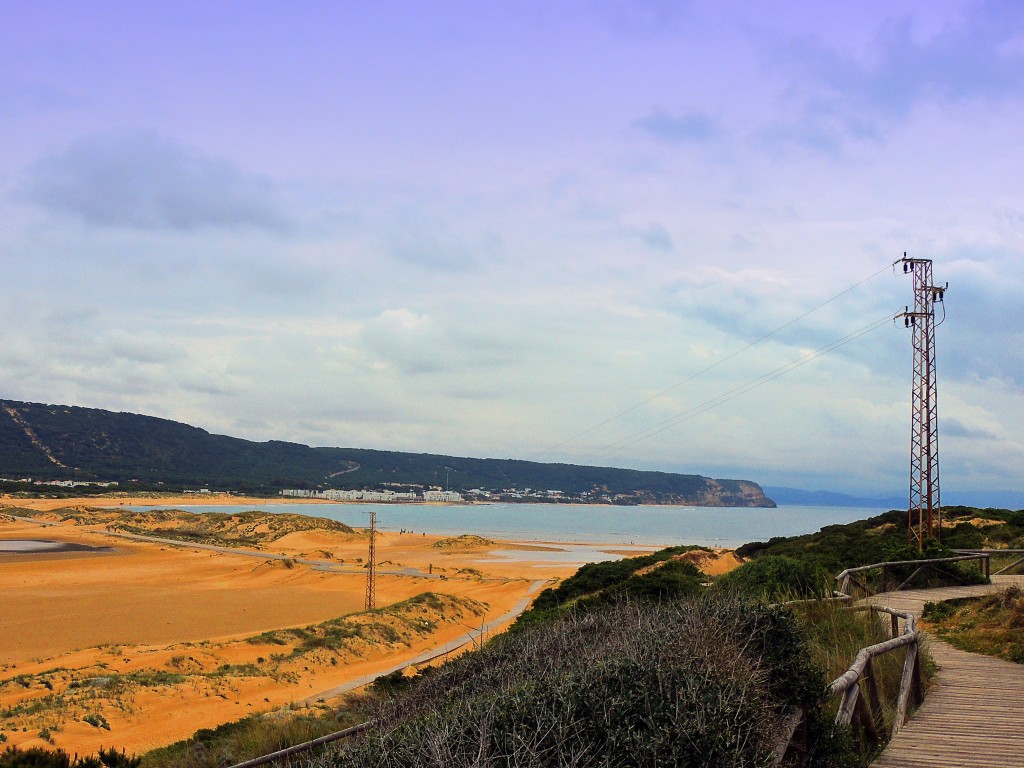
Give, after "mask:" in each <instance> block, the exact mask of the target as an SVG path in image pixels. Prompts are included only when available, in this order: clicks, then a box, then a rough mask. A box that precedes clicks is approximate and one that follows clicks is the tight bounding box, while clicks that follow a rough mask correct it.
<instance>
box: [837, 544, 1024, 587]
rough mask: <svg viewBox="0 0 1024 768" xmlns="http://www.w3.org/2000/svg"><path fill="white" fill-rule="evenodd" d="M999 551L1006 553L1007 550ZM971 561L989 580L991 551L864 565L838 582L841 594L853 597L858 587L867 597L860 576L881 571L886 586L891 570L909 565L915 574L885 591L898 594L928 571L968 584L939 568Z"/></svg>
mask: <svg viewBox="0 0 1024 768" xmlns="http://www.w3.org/2000/svg"><path fill="white" fill-rule="evenodd" d="M999 551H1002V552H1005V551H1007V550H999ZM969 560H976V561H977V562H978V568H979V569H980V570H981V573H982V575H984V576H985V578H986V579H987V578H989V571H990V570H991V568H992V561H991V554H990V551H982V552H972V553H971V554H965V555H957V556H956V557H937V558H933V559H931V560H893V561H890V562H887V563H873V564H872V565H862V566H860V567H859V568H847V569H846V570H845V571H843V572H842V573H840V574H839V575H838V576H836V581H838V582H839V592H840V593H841V594H844V595H852V594H853V593H852V592H851V588H852V587H854V586H856V587H859V588H860V589H861V590H862V591H863V592H864V594H865V595H870V594H871V593H872V592H871V589H869V588H868V586H867V585H866V584H865V583H864V582H863V581H861V580H859V579H858V578H857V575H858V574H862V573H866V572H868V571H875V570H881V572H882V584H883V585H884V584H885V583H886V581H887V575H888V571H889V569H892V568H905V567H906V566H908V565H916V566H917V568H916V569H915V570H914V572H913V573H911V574H910V576H908V577H907V578H905V579H904V580H903V581H902V582H901V583H900V584H899V586H897V587H895V588H894V589H891V590H889V589H885V590H883V591H886V592H889V591H891V592H897V591H899V590H901V589H903V588H904V587H905V586H907V585H908V584H910V582H912V581H913V580H914V579H915V578H917V576H918V575H919V574H921V573H923V572H924V571H927V570H932V571H936V572H937V573H940V574H941V575H943V576H947V577H952V578H954V579H957V580H959V581H961V582H962V583H965V584H966V583H967V582H966V580H964V579H963V577H962V576H960V575H959V574H958V573H956V572H955V571H952V570H949V569H940V568H938V566H939V565H941V564H943V563H962V562H967V561H969ZM1004 570H1005V569H1004Z"/></svg>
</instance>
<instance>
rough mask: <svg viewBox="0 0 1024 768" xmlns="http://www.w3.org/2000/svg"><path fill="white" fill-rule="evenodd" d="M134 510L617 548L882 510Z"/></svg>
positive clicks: (739, 539)
mask: <svg viewBox="0 0 1024 768" xmlns="http://www.w3.org/2000/svg"><path fill="white" fill-rule="evenodd" d="M119 508H122V509H134V510H139V511H143V510H155V509H182V510H186V511H189V512H200V513H201V512H228V513H238V512H244V511H247V510H258V511H263V512H290V513H298V514H303V515H313V516H316V517H326V518H329V519H331V520H337V521H339V522H342V523H345V524H346V525H350V526H352V527H355V528H364V527H366V526H367V525H368V524H369V517H370V512H371V511H375V512H376V513H377V527H378V528H379V529H381V530H386V531H401V530H404V531H413V532H415V533H426V534H438V535H445V536H448V535H452V536H457V535H460V534H464V533H470V534H476V535H478V536H483V537H485V538H492V539H508V540H513V541H541V542H553V543H566V544H571V543H586V544H620V545H626V544H628V545H634V546H638V547H650V546H657V547H666V546H672V545H678V544H698V545H702V546H707V547H730V548H732V547H738V546H740V545H741V544H745V543H747V542H751V541H767V540H768V539H770V538H772V537H774V536H796V535H799V534H803V533H814V532H815V531H817V530H819V529H820V528H822V527H823V526H826V525H834V524H836V523H849V522H853V521H854V520H862V519H864V518H866V517H873V516H875V515H879V514H881V513H882V512H885V511H887V510H885V509H877V508H869V507H811V506H780V507H777V508H775V509H762V508H757V507H676V506H632V507H618V506H607V505H601V504H451V505H446V504H360V503H346V504H274V503H270V504H255V505H254V504H245V505H196V506H188V505H186V506H181V505H178V506H173V507H172V506H134V505H127V504H126V505H123V506H120V507H119Z"/></svg>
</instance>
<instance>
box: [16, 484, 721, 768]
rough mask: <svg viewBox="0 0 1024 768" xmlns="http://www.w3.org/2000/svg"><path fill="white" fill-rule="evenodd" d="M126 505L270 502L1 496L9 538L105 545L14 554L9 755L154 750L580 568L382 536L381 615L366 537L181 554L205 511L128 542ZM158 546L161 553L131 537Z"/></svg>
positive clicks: (534, 550) (421, 643) (560, 550)
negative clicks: (14, 750)
mask: <svg viewBox="0 0 1024 768" xmlns="http://www.w3.org/2000/svg"><path fill="white" fill-rule="evenodd" d="M200 499H201V500H200ZM120 501H125V502H126V503H130V504H133V505H145V504H161V505H177V504H182V505H186V504H187V505H190V506H191V505H195V504H197V503H202V502H209V503H210V504H217V503H219V504H227V503H229V504H243V505H244V504H246V503H254V504H256V503H266V500H262V499H259V500H257V499H252V500H248V501H247V500H245V499H241V498H239V497H236V496H228V497H226V498H224V497H221V498H217V497H215V496H213V495H212V494H211V495H209V496H207V495H206V494H203V495H202V497H193V496H187V497H177V498H166V497H164V498H152V499H139V498H132V499H130V500H123V499H116V498H115V499H74V500H69V499H63V500H52V499H40V500H31V501H27V500H10V499H8V500H0V505H7V506H6V508H4V509H0V539H3V540H8V541H18V542H24V541H33V540H46V541H50V542H58V543H61V542H62V543H67V544H74V545H79V546H80V547H87V548H96V549H94V550H93V549H85V550H81V551H53V547H49V548H48V551H40V552H14V553H12V552H6V551H3V552H0V733H3V734H4V735H5V736H6V737H7V740H8V741H7V743H8V744H14V745H19V746H34V745H36V746H48V745H49V746H59V747H62V748H64V749H65V750H67V751H69V752H78V753H80V754H82V753H88V752H92V751H95V750H96V749H98V748H99V747H100V746H101V745H104V746H110V745H116V746H118V747H124V748H126V749H127V750H128V751H129V752H142V751H145V750H148V749H152V748H154V747H157V746H161V745H164V744H168V743H171V742H174V741H177V740H180V739H182V738H186V737H188V736H190V735H191V734H192V733H194V732H195V731H196V730H197V729H200V728H208V727H213V726H216V725H218V724H220V723H224V722H228V721H232V720H236V719H238V718H240V717H243V716H245V715H247V714H250V713H253V712H258V711H266V710H270V709H274V708H278V707H281V706H285V705H289V704H293V703H295V702H300V701H303V700H306V699H308V698H309V697H315V696H316V695H317V694H320V693H323V692H326V691H330V690H332V689H335V688H337V687H338V686H342V685H344V684H345V683H347V682H348V681H351V680H355V679H357V678H360V677H362V676H364V675H370V674H374V673H379V672H381V671H385V670H388V669H391V668H394V667H395V666H398V665H401V664H402V663H403V661H406V660H411V659H413V658H415V657H416V656H417V655H422V654H423V653H424V652H427V651H429V650H430V649H433V648H437V647H439V646H441V645H442V644H444V643H446V642H450V641H453V640H456V639H458V638H464V639H466V638H467V635H468V633H469V631H470V630H471V629H472V628H475V627H479V626H481V625H482V624H484V623H485V622H491V621H493V620H495V619H497V618H498V617H502V616H504V615H505V614H507V613H508V612H509V611H511V610H512V608H513V607H514V606H516V605H517V603H518V604H522V603H524V602H527V601H524V598H530V599H532V595H533V594H535V593H536V592H537V591H539V589H540V588H542V587H543V586H544V585H545V584H544V583H542V582H548V583H551V584H554V583H556V582H557V580H559V579H561V578H565V577H567V576H569V575H571V574H572V573H574V572H575V571H576V569H577V568H578V563H571V562H568V563H567V562H564V561H562V562H559V561H557V560H554V559H552V560H545V558H546V557H551V558H554V556H555V555H564V554H565V548H564V547H562V546H561V545H556V544H550V543H547V544H544V543H524V542H500V541H488V540H486V539H482V538H480V537H475V536H471V535H467V536H463V537H448V538H445V537H440V536H425V535H422V534H411V533H404V534H403V533H398V532H384V533H379V534H378V538H377V553H378V556H377V560H378V576H377V580H376V597H377V607H378V610H377V611H374V612H371V613H366V612H365V611H364V600H365V587H366V578H365V568H364V564H365V557H366V551H367V537H366V533H365V532H364V531H349V532H345V531H342V530H324V529H317V528H315V527H314V528H311V529H297V530H289V531H288V532H285V533H283V534H282V533H281V532H280V531H278V530H275V529H273V526H272V525H268V524H267V523H266V522H261V521H260V520H258V519H257V520H256V521H255V522H253V521H241V522H239V526H240V527H244V525H248V526H249V527H248V528H245V530H244V531H243V533H244V536H245V539H244V541H246V542H247V543H246V545H245V546H244V547H241V546H239V547H235V546H220V543H222V540H221V539H215V540H213V541H214V544H204V543H199V542H195V543H183V542H174V543H170V542H168V541H166V540H160V539H164V538H165V537H166V536H168V535H182V531H185V530H186V529H188V530H190V529H189V528H188V527H189V526H193V525H194V520H195V519H196V518H197V516H187V515H186V516H184V517H182V518H180V519H179V518H173V517H168V516H165V517H164V518H160V519H156V518H154V522H153V523H152V524H151V528H152V530H148V529H140V528H139V527H138V521H139V519H143V520H148V519H149V518H144V517H143V518H139V517H138V516H136V517H135V518H133V520H134V523H135V527H134V528H132V529H131V530H133V531H134V533H126V532H125V528H124V527H123V526H122V525H121V523H119V522H118V521H119V520H120V517H119V515H121V514H122V513H121V512H119V511H118V510H108V511H101V510H97V509H91V508H90V507H95V506H97V505H104V506H106V505H108V504H112V503H114V504H116V503H118V502H120ZM317 503H319V502H317V501H310V500H302V501H299V502H298V503H297V504H296V511H298V512H303V511H308V512H309V513H310V514H315V511H314V510H313V509H310V505H315V504H317ZM14 507H16V508H14ZM303 507H304V508H305V509H303ZM27 517H31V519H30V520H29V519H23V518H27ZM202 517H204V518H205V517H208V516H205V515H204V516H202ZM289 517H291V516H289ZM270 522H271V523H275V524H276V523H277V522H278V518H274V519H272V520H271V521H270ZM243 523H244V525H243ZM289 524H290V525H292V526H293V527H296V526H297V527H298V528H302V525H306V524H309V523H301V524H300V523H295V524H291V523H289ZM334 525H336V524H334ZM140 531H141V533H140ZM228 533H230V531H229V532H228ZM149 534H152V535H153V537H154V538H155V539H158V540H143V539H139V538H131V537H137V536H139V535H149ZM220 535H227V534H223V533H222V534H220ZM240 535H241V534H240ZM19 546H20V545H19ZM204 546H205V547H207V548H203V547H204ZM601 549H602V550H603V551H607V552H616V551H619V550H620V549H621V550H622V552H623V553H624V554H628V555H636V554H639V553H638V552H637V551H636V549H635V548H632V547H626V548H623V547H622V545H613V546H607V545H604V546H602V547H601ZM509 551H513V552H515V553H519V554H521V555H523V557H524V559H519V558H518V557H513V558H510V557H509V556H508V553H509ZM549 553H550V554H549ZM691 554H692V556H693V557H694V558H695V559H694V562H695V564H697V565H698V567H703V568H704V569H705V570H707V571H708V572H717V571H721V570H728V569H729V568H731V567H734V564H735V558H734V557H733V556H732V555H731V554H730V553H721V554H713V555H705V554H702V553H691ZM497 629H500V627H498V628H495V630H494V631H497ZM83 718H85V720H84V719H83ZM86 720H92V721H93V723H94V724H90V723H89V722H86ZM95 723H99V725H96V724H95Z"/></svg>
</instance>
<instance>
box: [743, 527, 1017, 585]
mask: <svg viewBox="0 0 1024 768" xmlns="http://www.w3.org/2000/svg"><path fill="white" fill-rule="evenodd" d="M977 513H978V510H974V509H970V508H967V507H952V508H950V509H948V510H945V514H946V519H947V520H950V521H956V520H959V519H962V521H963V524H967V525H968V526H969V528H970V529H974V526H972V525H970V524H969V523H967V519H968V518H971V517H973V516H975V515H977ZM1007 514H1008V515H1011V516H1012V515H1016V514H1018V513H1007ZM906 525H907V513H906V512H903V511H898V510H893V511H891V512H886V513H885V514H882V515H878V516H877V517H872V518H868V519H866V520H858V521H856V522H853V523H846V524H843V525H828V526H825V527H824V528H822V529H821V530H820V531H818V532H817V533H809V534H805V535H803V536H788V537H786V536H780V537H776V538H772V539H769V540H768V541H767V542H761V541H757V542H751V543H749V544H744V545H743V546H742V547H739V548H738V549H737V550H736V554H737V556H739V557H743V558H751V559H752V560H753V562H755V563H756V562H757V561H758V560H759V559H761V558H764V557H769V556H771V557H780V556H781V557H787V558H790V560H791V561H793V562H794V563H796V562H798V563H800V566H799V567H800V568H802V569H815V570H818V571H821V572H825V573H830V574H832V575H833V576H834V575H835V574H837V573H839V572H840V571H842V570H844V569H846V568H854V567H857V566H861V565H870V564H872V563H881V562H897V561H907V560H919V559H935V558H941V557H949V556H953V555H955V554H956V553H955V552H953V551H952V549H953V548H954V547H956V548H961V545H962V543H963V542H964V541H965V540H967V539H969V538H970V539H972V540H973V537H974V534H973V533H971V531H970V530H968V528H962V527H961V525H962V523H956V527H954V528H951V529H950V530H949V531H947V532H946V533H945V534H944V539H943V541H942V542H941V543H940V542H935V541H931V542H929V543H928V545H927V547H926V548H925V551H924V552H923V553H922V552H919V551H918V550H917V549H916V548H914V547H912V546H911V545H910V544H909V543H908V542H907V535H906ZM964 548H966V547H964ZM754 567H755V566H753V565H752V564H746V565H744V566H741V568H739V569H738V570H737V571H736V572H734V573H733V574H730V578H731V579H733V580H738V579H741V578H743V575H742V574H741V573H740V572H741V571H744V570H745V569H753V568H754ZM915 570H916V568H915V567H914V566H910V565H906V566H893V567H890V568H889V569H887V571H886V573H885V582H884V583H883V581H882V577H883V576H882V573H881V571H878V572H871V573H868V574H864V575H862V576H861V577H859V578H861V580H862V581H865V582H867V584H868V586H869V587H870V588H871V591H873V592H882V591H885V590H887V589H893V588H895V587H897V586H899V585H900V584H902V583H903V582H904V581H905V580H906V579H908V578H910V577H911V576H912V575H913V574H914V571H915ZM984 582H985V578H984V576H983V575H982V574H981V573H980V572H979V569H978V567H977V565H976V564H973V563H963V564H946V565H942V566H941V567H939V568H932V569H929V570H927V571H925V572H923V573H921V574H919V575H918V576H916V577H914V579H913V581H912V582H911V583H910V585H909V586H915V587H928V586H935V585H938V584H949V583H968V584H977V583H984ZM797 592H798V593H799V590H798V591H797Z"/></svg>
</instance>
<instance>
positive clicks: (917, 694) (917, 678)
mask: <svg viewBox="0 0 1024 768" xmlns="http://www.w3.org/2000/svg"><path fill="white" fill-rule="evenodd" d="M923 701H924V689H923V688H922V687H921V654H919V653H918V652H917V643H915V644H914V704H915V705H916V706H918V707H919V706H921V702H923Z"/></svg>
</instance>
